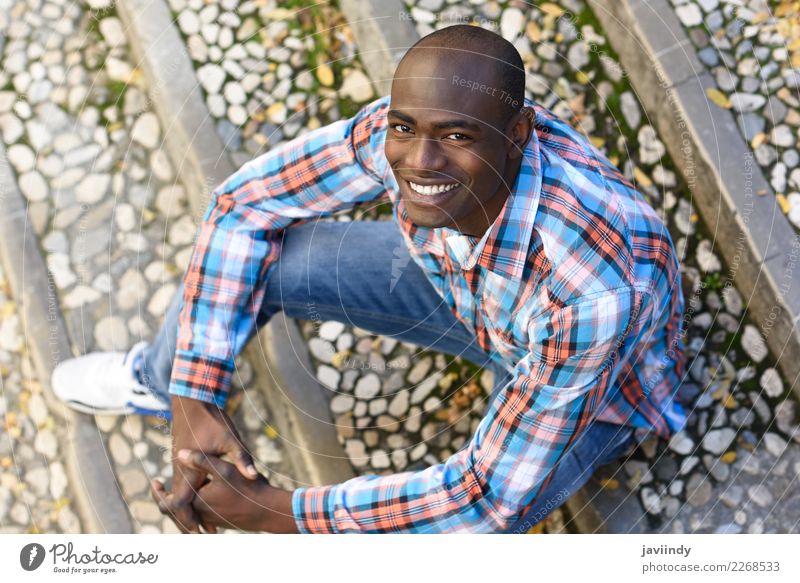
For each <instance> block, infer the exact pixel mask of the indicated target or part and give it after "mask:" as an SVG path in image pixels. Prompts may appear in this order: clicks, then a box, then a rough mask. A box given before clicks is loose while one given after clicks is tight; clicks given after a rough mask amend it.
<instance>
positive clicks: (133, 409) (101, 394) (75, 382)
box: [51, 342, 170, 417]
mask: <svg viewBox="0 0 800 583" xmlns="http://www.w3.org/2000/svg"><path fill="white" fill-rule="evenodd" d="M146 346H147V342H139V343H137V344H135V345H134V346H133V347H132V348H131V349H130V350H129V351H128V352H94V353H92V354H86V355H84V356H79V357H77V358H70V359H69V360H65V361H64V362H62V363H60V364H59V365H58V366H56V368H55V370H54V371H53V376H52V379H51V384H52V387H53V392H54V393H55V394H56V396H57V397H58V398H59V399H61V400H62V401H64V402H65V403H66V404H67V405H68V406H70V407H71V408H73V409H75V410H77V411H81V412H82V413H90V414H97V415H132V414H140V415H163V412H164V411H166V412H169V411H170V405H169V404H168V403H165V402H164V401H162V400H161V399H159V398H158V397H156V396H155V395H153V393H152V391H151V390H150V389H149V388H147V387H146V386H145V385H143V384H141V383H140V382H139V381H138V380H137V378H136V375H135V373H134V370H133V364H134V362H135V360H136V357H137V356H138V355H139V354H140V353H141V352H142V350H144V348H145V347H146ZM167 416H168V417H169V415H167Z"/></svg>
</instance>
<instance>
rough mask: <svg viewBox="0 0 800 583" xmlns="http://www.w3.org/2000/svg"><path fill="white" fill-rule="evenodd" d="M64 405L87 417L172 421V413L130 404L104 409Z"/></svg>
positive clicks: (76, 402) (75, 403)
mask: <svg viewBox="0 0 800 583" xmlns="http://www.w3.org/2000/svg"><path fill="white" fill-rule="evenodd" d="M65 403H66V404H67V405H68V406H69V407H70V408H71V409H75V410H76V411H80V412H81V413H86V414H88V415H150V416H155V417H165V418H166V419H169V420H171V419H172V412H171V411H170V410H169V409H144V408H142V407H136V406H134V405H130V404H129V405H128V406H127V407H117V408H105V409H104V408H100V407H93V406H92V405H87V404H86V403H82V402H81V401H75V400H70V401H66V402H65Z"/></svg>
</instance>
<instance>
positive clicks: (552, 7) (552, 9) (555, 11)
mask: <svg viewBox="0 0 800 583" xmlns="http://www.w3.org/2000/svg"><path fill="white" fill-rule="evenodd" d="M539 10H541V11H542V12H544V13H545V14H552V15H553V16H561V15H562V14H564V9H563V8H561V6H559V5H558V4H553V3H552V2H545V3H544V4H542V5H541V6H539Z"/></svg>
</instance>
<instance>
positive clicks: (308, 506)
mask: <svg viewBox="0 0 800 583" xmlns="http://www.w3.org/2000/svg"><path fill="white" fill-rule="evenodd" d="M337 488H338V486H336V485H334V486H319V487H314V488H297V489H296V490H295V491H294V492H293V493H292V513H293V514H294V521H295V524H297V529H298V530H299V531H300V532H301V533H303V534H338V533H339V529H338V528H336V520H335V518H334V516H335V507H336V502H335V500H336V490H337Z"/></svg>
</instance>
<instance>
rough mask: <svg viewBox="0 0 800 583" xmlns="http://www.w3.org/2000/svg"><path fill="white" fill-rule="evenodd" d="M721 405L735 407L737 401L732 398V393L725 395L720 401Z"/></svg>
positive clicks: (737, 404) (729, 407)
mask: <svg viewBox="0 0 800 583" xmlns="http://www.w3.org/2000/svg"><path fill="white" fill-rule="evenodd" d="M722 405H723V406H724V407H725V408H726V409H736V407H738V406H739V402H738V401H737V400H736V399H734V398H733V395H728V396H727V397H725V401H724V402H723V403H722Z"/></svg>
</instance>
